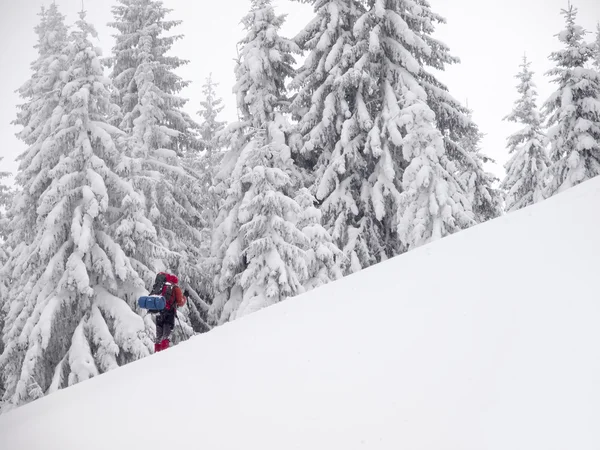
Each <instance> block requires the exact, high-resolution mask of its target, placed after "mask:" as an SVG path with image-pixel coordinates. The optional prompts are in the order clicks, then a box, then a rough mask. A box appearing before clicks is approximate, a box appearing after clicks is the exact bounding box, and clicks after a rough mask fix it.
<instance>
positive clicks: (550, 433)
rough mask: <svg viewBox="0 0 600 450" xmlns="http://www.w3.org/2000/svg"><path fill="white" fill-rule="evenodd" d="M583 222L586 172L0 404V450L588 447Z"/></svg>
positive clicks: (596, 396)
mask: <svg viewBox="0 0 600 450" xmlns="http://www.w3.org/2000/svg"><path fill="white" fill-rule="evenodd" d="M599 224H600V178H597V179H594V180H592V181H589V182H586V183H584V184H582V185H580V186H578V187H575V188H572V189H570V190H569V191H567V192H566V193H563V194H560V195H557V196H555V197H553V198H551V199H549V200H547V201H545V202H542V203H540V204H537V205H535V206H533V207H530V208H526V209H524V210H521V211H518V212H515V213H512V214H510V215H509V216H506V217H503V218H501V219H497V220H494V221H492V222H488V223H486V224H483V225H480V226H477V227H475V228H472V229H469V230H467V231H464V232H461V233H459V234H457V235H454V236H451V237H449V238H445V239H443V240H441V241H438V242H436V243H434V244H431V245H428V246H425V247H422V248H420V249H417V250H415V251H413V252H410V253H408V254H406V255H404V256H401V257H398V258H395V259H393V260H391V261H388V262H386V263H383V264H380V265H377V266H375V267H372V268H370V269H367V270H364V271H362V272H360V273H358V274H356V275H353V276H350V277H347V278H346V279H344V280H341V281H339V282H335V283H332V284H329V285H327V286H325V287H323V288H320V289H318V290H316V291H313V292H311V293H309V294H308V295H304V296H301V297H298V298H295V299H293V300H289V301H286V302H284V303H281V304H278V305H276V306H274V307H270V308H267V309H265V310H262V311H260V312H258V313H255V314H252V315H250V316H247V317H244V318H242V319H240V320H238V321H235V322H233V323H230V324H227V325H224V326H222V327H219V328H217V329H215V330H213V331H211V332H209V333H207V334H204V335H201V336H199V337H197V338H195V339H192V340H191V341H188V342H186V343H184V344H181V345H179V346H178V347H175V348H173V349H170V350H168V351H166V352H163V353H159V354H156V355H153V356H151V357H148V358H146V359H144V360H141V361H138V362H134V363H131V364H129V365H127V366H125V367H123V368H119V369H116V370H114V371H111V372H109V373H107V374H104V375H101V376H99V377H96V378H94V379H92V380H90V381H86V382H83V383H81V384H78V385H76V386H74V387H71V388H68V389H66V390H63V391H59V392H58V393H55V394H52V395H49V396H47V397H45V398H42V399H40V400H38V401H36V402H34V403H31V404H29V405H26V406H24V407H21V408H18V409H16V410H14V411H11V412H9V413H8V414H5V415H3V416H0V448H2V449H3V450H37V449H44V450H54V449H56V450H59V449H60V450H69V449H77V450H80V449H82V450H96V449H97V450H100V449H102V450H105V449H111V450H133V449H145V450H154V449H156V450H164V449H177V450H184V449H206V450H208V449H210V450H212V449H242V448H244V449H261V450H266V449H273V450H275V449H277V450H282V449H288V448H295V449H311V450H314V449H344V450H353V449H386V450H387V449H411V450H416V449H430V450H440V449H461V450H467V449H469V450H470V449H472V450H484V449H485V450H508V449H510V450H517V449H523V450H538V449H539V450H542V449H543V450H553V449H556V450H558V449H577V450H583V449H598V448H600V427H599V426H598V424H600V347H599V346H600V289H599V284H598V283H599V281H600V276H599V273H600V272H599V271H600V264H599V263H598V260H599V257H598V255H600V233H598V226H599ZM400 292H401V293H402V295H401V296H400V295H399V293H400Z"/></svg>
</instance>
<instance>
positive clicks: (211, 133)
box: [189, 74, 225, 229]
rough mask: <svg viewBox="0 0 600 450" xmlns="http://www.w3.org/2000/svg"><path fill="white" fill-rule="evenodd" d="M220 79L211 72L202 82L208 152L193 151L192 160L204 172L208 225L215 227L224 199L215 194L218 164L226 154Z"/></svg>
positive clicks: (204, 145) (204, 140) (202, 134)
mask: <svg viewBox="0 0 600 450" xmlns="http://www.w3.org/2000/svg"><path fill="white" fill-rule="evenodd" d="M217 86H218V83H215V82H214V81H213V80H212V74H210V75H209V76H208V78H207V79H206V82H205V83H204V85H203V86H202V92H203V94H204V100H203V101H202V102H200V105H201V109H200V111H198V115H199V116H200V117H201V118H202V121H201V123H200V137H201V147H202V149H203V150H204V153H203V154H202V155H201V156H197V155H191V157H190V158H189V163H190V164H192V165H194V167H197V169H198V172H199V173H201V174H202V186H203V191H204V194H203V198H204V199H205V200H204V202H203V204H204V205H205V206H206V208H205V210H206V212H207V213H208V219H207V220H208V227H207V229H212V227H213V225H214V221H215V219H216V216H217V215H218V212H219V209H220V206H221V205H220V203H221V202H220V199H219V198H218V196H217V195H215V192H214V189H213V186H214V183H215V176H216V172H217V170H218V167H219V165H220V163H221V159H222V157H223V153H222V151H221V150H222V146H221V142H220V140H219V137H220V134H221V132H222V131H223V130H224V129H225V122H222V121H219V120H217V117H218V115H219V114H220V113H221V112H222V111H223V109H224V106H223V99H222V98H219V97H217V92H216V89H215V88H216V87H217Z"/></svg>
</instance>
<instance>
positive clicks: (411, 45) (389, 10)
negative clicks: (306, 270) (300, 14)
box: [294, 0, 474, 273]
mask: <svg viewBox="0 0 600 450" xmlns="http://www.w3.org/2000/svg"><path fill="white" fill-rule="evenodd" d="M333 5H335V6H333ZM315 6H316V12H317V14H318V16H317V18H318V20H315V21H313V22H311V24H309V26H308V27H307V28H306V30H305V31H304V32H303V33H301V34H300V38H299V43H300V44H302V45H303V47H304V49H307V50H309V51H310V53H309V55H308V57H307V61H306V63H305V65H304V67H303V68H302V69H301V70H300V72H299V75H298V77H297V78H296V81H295V83H296V84H297V85H298V86H299V88H300V94H299V95H298V98H297V100H296V101H295V104H294V106H295V111H296V113H297V115H298V116H299V117H300V124H301V125H302V124H303V123H304V124H305V125H304V128H301V129H300V132H301V134H302V135H303V142H302V147H301V151H300V153H303V154H310V153H311V152H314V153H315V154H316V157H314V158H313V161H315V162H314V165H315V167H316V168H315V173H316V174H317V176H316V180H315V186H316V189H315V194H316V196H317V198H318V199H319V200H321V201H322V206H321V209H322V211H323V213H324V218H325V224H326V226H327V228H328V229H329V230H330V232H331V234H332V236H333V237H334V239H335V242H336V244H337V245H338V246H339V247H340V248H341V249H343V250H344V253H345V255H346V257H347V258H348V261H349V264H348V265H347V266H346V267H345V271H346V273H348V272H354V271H357V270H360V269H361V268H364V267H367V266H369V265H371V264H373V263H375V262H378V261H381V260H384V259H387V258H389V257H391V256H395V255H397V254H399V253H401V252H402V251H404V250H406V249H407V248H410V247H412V246H414V245H418V244H420V243H423V242H426V241H427V240H428V239H430V238H432V237H442V236H444V235H446V234H448V233H451V232H454V231H457V230H460V229H463V228H466V227H468V226H470V225H472V224H473V223H474V222H473V218H472V213H471V211H470V210H471V205H470V203H469V201H468V199H467V196H466V193H465V192H464V189H463V187H462V185H461V183H460V181H459V179H458V178H457V175H458V173H459V168H458V167H457V166H456V164H453V163H452V161H450V160H449V159H448V157H447V155H446V154H445V148H444V140H443V135H442V133H441V132H440V131H439V130H437V129H436V125H437V124H436V122H435V119H436V117H435V115H434V113H433V112H432V108H431V107H430V106H429V101H430V100H431V99H430V98H429V96H428V93H429V92H434V93H435V94H436V95H437V97H436V99H438V103H437V104H438V105H446V104H451V103H452V102H453V99H452V98H451V97H450V96H449V95H445V91H444V90H443V86H441V84H440V86H438V85H437V84H436V83H437V81H436V80H435V79H434V78H433V77H432V76H429V75H428V74H427V72H426V71H425V67H426V66H428V65H429V66H432V67H435V68H437V69H440V68H443V65H444V63H446V62H452V61H453V60H452V58H450V57H449V56H447V54H446V53H444V50H445V46H443V44H440V43H438V42H437V41H434V40H433V39H432V38H430V37H429V34H430V33H431V32H432V31H433V27H432V25H431V23H432V22H433V21H435V20H436V19H437V16H436V15H435V14H433V13H432V12H431V10H430V8H429V5H428V4H427V2H425V1H419V2H414V1H401V0H394V1H387V2H384V1H374V0H370V1H366V2H316V3H315ZM332 8H333V11H335V14H330V11H331V10H332ZM340 11H341V12H340ZM342 12H343V13H342ZM329 18H334V19H335V22H333V23H330V22H329V21H328V19H329ZM330 30H335V33H333V36H334V37H337V36H344V39H345V40H340V39H339V38H338V39H337V40H336V41H335V42H336V45H333V46H332V45H331V43H329V39H328V38H329V36H330V35H332V33H331V31H330ZM336 33H337V34H336ZM322 42H324V44H325V45H323V48H320V47H319V45H320V44H321V43H322ZM338 44H339V45H338ZM329 48H337V52H336V53H334V52H333V51H331V53H329V54H328V53H327V52H328V51H329ZM323 49H325V50H323ZM322 67H324V68H325V69H328V68H329V67H335V68H336V69H337V71H336V72H334V73H333V74H332V73H331V71H330V72H329V76H328V77H323V76H321V77H316V78H313V77H312V75H311V74H312V73H317V74H318V73H319V69H321V68H322ZM324 79H327V80H328V84H326V83H324V82H323V81H322V80H324ZM321 98H325V99H326V100H325V101H324V102H323V103H322V104H323V106H322V107H321V105H320V104H319V103H317V101H316V100H317V99H321ZM442 101H444V102H445V103H442ZM311 105H312V106H311ZM439 109H443V108H441V107H440V108H439ZM459 112H460V111H459ZM330 119H334V120H330ZM468 122H469V120H468V119H465V123H468ZM324 126H330V129H329V130H327V133H325V132H323V127H324ZM439 144H441V147H437V146H438V145H439ZM419 146H422V148H421V147H419ZM426 148H427V150H428V152H427V154H425V153H424V152H425V150H426ZM413 163H414V165H413V166H412V167H410V165H411V164H413ZM425 166H427V167H429V169H423V171H422V172H421V173H422V174H424V172H426V171H428V175H427V176H421V177H420V178H419V179H418V180H415V179H414V175H415V172H414V171H415V170H416V168H417V167H425ZM408 167H410V170H408V171H407V172H406V173H405V172H404V170H405V169H407V168H408ZM403 177H404V178H403ZM421 183H424V184H421ZM425 185H426V186H425ZM442 185H444V186H445V188H444V189H445V192H446V195H445V196H444V195H442V194H440V198H439V199H437V200H435V199H434V198H433V197H431V198H427V201H432V202H434V203H435V202H440V205H438V206H439V208H438V209H436V207H434V206H431V207H430V206H428V205H427V204H426V203H427V201H425V196H423V195H421V194H420V193H419V192H421V190H423V189H425V190H427V189H429V188H430V187H431V186H437V187H436V188H435V189H439V190H440V192H441V190H442V188H441V187H440V186H442ZM403 189H409V191H410V192H405V193H404V194H402V195H401V192H402V190H403ZM411 202H415V203H414V204H411ZM446 205H451V206H448V207H447V208H446V207H445V206H446ZM440 210H443V211H444V214H447V213H448V212H449V211H451V212H452V214H451V217H444V220H445V222H444V223H445V225H444V226H438V227H437V229H436V230H437V231H439V234H436V233H437V231H434V230H433V228H432V226H429V225H426V226H425V225H424V226H425V228H426V230H425V228H422V227H419V226H417V227H416V228H415V230H416V231H411V230H412V227H413V225H414V224H413V225H409V224H408V222H409V221H411V220H412V219H411V216H414V215H415V214H417V211H418V214H420V215H422V214H424V213H425V212H426V211H431V214H432V217H431V218H425V217H421V216H419V217H420V220H421V222H422V223H423V224H424V223H430V222H431V223H434V222H435V223H437V218H436V217H437V216H436V214H438V211H440ZM409 228H410V229H411V230H409ZM427 233H429V235H427Z"/></svg>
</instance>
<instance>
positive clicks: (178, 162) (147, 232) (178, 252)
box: [108, 0, 209, 330]
mask: <svg viewBox="0 0 600 450" xmlns="http://www.w3.org/2000/svg"><path fill="white" fill-rule="evenodd" d="M170 12H171V10H169V9H167V8H165V7H164V6H163V3H162V2H161V1H156V0H119V5H117V6H115V7H113V15H114V19H115V20H114V22H112V23H110V24H109V26H111V27H113V28H115V29H116V30H117V31H118V33H117V35H116V36H115V46H114V47H113V55H112V57H111V58H110V59H109V60H108V63H109V65H111V66H112V73H111V78H112V80H113V82H114V85H115V86H116V89H117V91H118V95H117V98H118V100H119V102H120V106H121V110H122V111H121V114H122V120H121V122H120V127H121V129H123V130H124V131H125V132H127V133H128V134H129V135H130V139H129V143H128V146H127V152H126V155H127V157H126V158H125V159H124V163H123V164H122V166H121V171H122V174H123V175H124V176H126V177H127V178H128V179H129V180H130V182H131V183H132V185H133V186H134V188H135V191H136V192H138V193H139V195H132V196H130V197H128V198H127V199H126V201H127V204H126V209H125V211H124V214H123V217H122V220H121V222H120V223H119V224H118V225H117V226H116V231H115V232H116V235H117V238H118V242H119V244H120V245H122V246H123V248H124V249H125V251H126V253H127V255H128V256H130V257H131V258H132V261H133V263H134V266H135V268H136V270H137V271H138V272H139V273H140V275H141V276H142V277H143V279H144V280H145V282H146V286H151V283H152V281H153V279H154V276H155V275H156V273H157V272H159V271H162V270H167V271H170V272H174V273H176V274H177V275H178V276H179V278H180V280H182V284H183V285H184V286H185V287H188V288H189V289H190V290H192V291H193V292H194V295H192V299H193V302H189V303H188V307H189V308H192V311H190V312H191V313H193V314H194V315H195V319H194V320H195V322H196V323H197V324H200V325H199V326H200V327H201V328H202V329H204V330H205V329H206V328H207V327H206V324H205V323H204V319H205V317H204V316H205V314H206V312H207V307H206V305H205V303H204V302H203V301H201V300H200V299H199V297H198V296H197V295H196V291H202V285H203V284H206V283H208V282H209V280H207V279H206V278H205V276H204V273H203V270H202V258H203V255H202V254H201V243H202V230H203V229H204V228H205V227H206V226H207V221H206V220H204V219H203V206H202V204H201V201H202V185H201V183H202V179H201V175H200V174H198V173H197V172H196V170H194V167H190V166H189V165H186V164H185V163H184V160H183V157H184V156H186V155H190V153H192V154H193V153H194V152H195V151H197V149H198V142H197V129H198V126H197V124H196V123H194V122H193V121H192V119H191V118H190V117H189V116H188V114H187V113H185V112H184V111H183V110H182V108H183V107H184V105H185V104H186V102H187V100H186V99H184V98H181V97H179V96H178V94H179V92H180V91H181V90H182V89H183V88H184V87H185V86H187V85H188V82H186V81H184V80H182V79H181V78H180V77H179V76H178V75H177V74H176V73H175V70H176V69H177V68H178V67H181V66H182V65H184V64H186V63H187V61H185V60H182V59H180V58H177V57H175V56H168V55H167V52H168V51H169V50H170V49H171V47H172V46H173V44H174V43H175V42H176V41H177V40H179V39H181V38H182V36H181V35H174V36H164V33H165V32H168V31H170V30H171V29H172V28H174V27H176V26H177V25H179V24H180V23H181V21H169V20H166V19H165V17H166V16H167V15H168V14H169V13H170ZM192 303H193V304H192ZM186 310H187V308H184V309H183V310H182V311H181V312H182V313H183V317H184V320H185V321H186V322H187V316H188V314H187V311H186ZM196 310H199V313H198V314H196V312H195V311H196Z"/></svg>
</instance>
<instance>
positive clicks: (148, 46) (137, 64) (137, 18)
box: [107, 0, 198, 153]
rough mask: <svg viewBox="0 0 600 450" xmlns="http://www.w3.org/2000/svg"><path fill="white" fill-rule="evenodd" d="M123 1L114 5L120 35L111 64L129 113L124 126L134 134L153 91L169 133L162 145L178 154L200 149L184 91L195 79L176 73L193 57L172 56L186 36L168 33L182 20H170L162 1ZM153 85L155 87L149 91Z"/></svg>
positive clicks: (125, 112)
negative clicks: (181, 93)
mask: <svg viewBox="0 0 600 450" xmlns="http://www.w3.org/2000/svg"><path fill="white" fill-rule="evenodd" d="M118 3H119V4H118V5H117V6H114V7H113V8H112V12H113V16H114V19H115V20H114V21H113V22H111V23H109V24H108V26H109V27H112V28H115V29H116V30H117V31H118V33H117V34H116V35H115V36H114V38H115V45H114V47H113V50H112V57H111V58H109V59H108V60H107V62H108V64H109V65H110V66H111V67H112V73H111V75H110V76H111V78H112V80H113V83H114V85H115V87H116V89H117V90H118V99H119V101H118V103H119V106H121V109H122V114H123V120H122V122H121V128H122V129H123V130H124V131H126V132H128V133H131V132H133V129H134V127H135V122H136V121H137V120H138V118H139V117H140V116H141V115H142V114H143V112H144V111H143V105H144V98H143V97H144V96H148V94H149V91H150V92H151V94H152V96H154V97H155V99H154V101H155V102H158V101H160V102H161V108H160V112H161V115H159V116H157V117H155V120H156V121H157V122H158V123H159V124H160V125H161V127H162V133H163V134H164V136H161V137H160V138H158V137H157V138H156V139H157V140H162V141H163V142H161V145H162V147H164V148H169V149H171V150H174V151H176V152H177V153H182V152H184V151H186V150H189V149H190V148H192V149H193V148H196V147H197V145H198V142H197V129H198V125H197V124H196V123H195V122H194V121H193V120H192V119H191V117H190V116H189V115H188V114H187V113H186V112H185V111H183V110H182V109H183V107H184V106H185V104H186V103H187V102H188V100H187V99H185V98H182V97H180V96H179V95H178V94H179V93H180V92H181V90H182V89H183V88H185V87H186V86H188V85H189V81H185V80H183V79H182V78H181V77H180V76H179V75H177V74H176V73H175V70H176V69H177V68H179V67H181V66H183V65H185V64H187V63H188V61H186V60H183V59H180V58H178V57H176V56H171V55H167V53H168V52H169V51H170V50H171V48H172V47H173V44H174V43H175V42H176V41H178V40H180V39H182V38H183V36H182V35H172V36H165V35H164V33H165V32H169V31H170V30H171V29H172V28H174V27H176V26H178V25H180V24H181V21H180V20H166V16H167V15H168V14H169V13H171V12H172V10H170V9H168V8H165V7H164V4H163V2H162V1H159V0H118ZM148 83H151V84H152V89H148V88H146V89H144V85H147V84H148ZM146 100H150V99H148V98H146ZM167 137H168V139H167Z"/></svg>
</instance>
